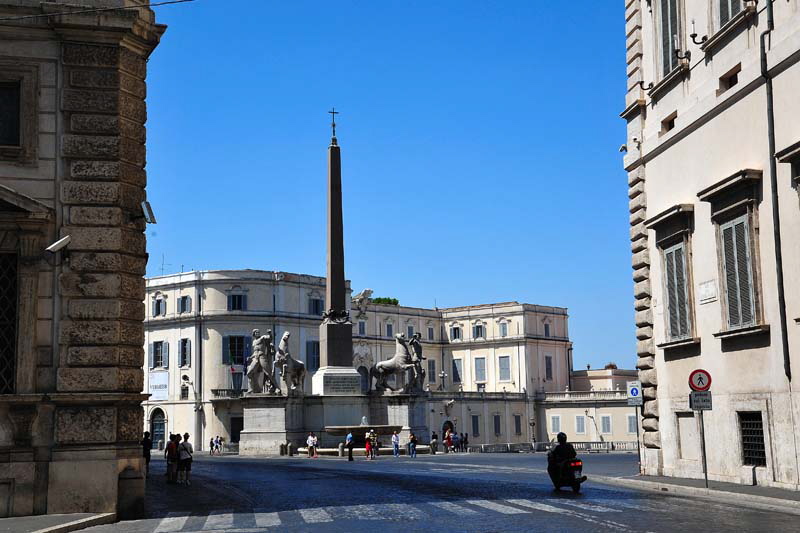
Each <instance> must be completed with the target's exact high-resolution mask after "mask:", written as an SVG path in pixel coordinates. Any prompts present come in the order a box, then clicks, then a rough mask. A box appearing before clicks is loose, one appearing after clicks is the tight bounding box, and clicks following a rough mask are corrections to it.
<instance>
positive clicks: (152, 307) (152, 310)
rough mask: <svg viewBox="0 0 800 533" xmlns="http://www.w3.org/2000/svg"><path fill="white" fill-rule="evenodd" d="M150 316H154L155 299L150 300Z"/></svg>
mask: <svg viewBox="0 0 800 533" xmlns="http://www.w3.org/2000/svg"><path fill="white" fill-rule="evenodd" d="M150 316H156V301H155V300H153V301H152V302H150Z"/></svg>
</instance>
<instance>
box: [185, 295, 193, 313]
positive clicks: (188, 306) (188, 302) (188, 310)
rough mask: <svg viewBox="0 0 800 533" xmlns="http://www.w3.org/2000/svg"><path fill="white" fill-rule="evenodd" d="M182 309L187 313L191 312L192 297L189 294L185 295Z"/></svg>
mask: <svg viewBox="0 0 800 533" xmlns="http://www.w3.org/2000/svg"><path fill="white" fill-rule="evenodd" d="M184 311H186V312H187V313H191V312H192V297H191V296H187V297H186V309H184Z"/></svg>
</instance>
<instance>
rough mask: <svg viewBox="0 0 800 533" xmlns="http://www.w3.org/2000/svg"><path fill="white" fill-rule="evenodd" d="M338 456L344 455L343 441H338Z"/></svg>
mask: <svg viewBox="0 0 800 533" xmlns="http://www.w3.org/2000/svg"><path fill="white" fill-rule="evenodd" d="M339 457H344V442H340V443H339Z"/></svg>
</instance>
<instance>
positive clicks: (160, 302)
mask: <svg viewBox="0 0 800 533" xmlns="http://www.w3.org/2000/svg"><path fill="white" fill-rule="evenodd" d="M166 314H167V301H166V300H165V299H164V298H162V297H161V296H156V298H155V299H154V300H153V316H154V317H156V316H164V315H166Z"/></svg>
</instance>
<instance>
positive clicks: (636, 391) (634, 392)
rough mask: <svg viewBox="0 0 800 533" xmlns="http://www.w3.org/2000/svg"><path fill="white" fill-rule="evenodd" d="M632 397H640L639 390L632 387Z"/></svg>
mask: <svg viewBox="0 0 800 533" xmlns="http://www.w3.org/2000/svg"><path fill="white" fill-rule="evenodd" d="M631 396H639V389H637V388H636V387H631Z"/></svg>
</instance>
